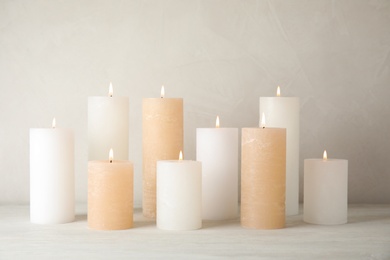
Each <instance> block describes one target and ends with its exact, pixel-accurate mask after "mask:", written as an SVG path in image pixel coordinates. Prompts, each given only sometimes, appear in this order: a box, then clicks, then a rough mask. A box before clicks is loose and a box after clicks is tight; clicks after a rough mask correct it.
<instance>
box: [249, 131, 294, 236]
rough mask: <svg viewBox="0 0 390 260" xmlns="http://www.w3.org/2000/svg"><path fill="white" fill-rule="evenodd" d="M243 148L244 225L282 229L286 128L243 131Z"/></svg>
mask: <svg viewBox="0 0 390 260" xmlns="http://www.w3.org/2000/svg"><path fill="white" fill-rule="evenodd" d="M241 149H242V150H241V225H242V226H243V227H246V228H255V229H277V228H283V227H284V226H285V192H286V185H285V184H286V129H284V128H243V129H242V147H241Z"/></svg>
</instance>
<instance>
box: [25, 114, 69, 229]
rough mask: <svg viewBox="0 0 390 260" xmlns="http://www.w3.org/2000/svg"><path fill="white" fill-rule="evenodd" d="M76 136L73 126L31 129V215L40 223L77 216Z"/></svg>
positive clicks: (59, 221)
mask: <svg viewBox="0 0 390 260" xmlns="http://www.w3.org/2000/svg"><path fill="white" fill-rule="evenodd" d="M74 216H75V213H74V136H73V132H72V131H71V130H70V129H63V128H56V127H55V119H53V125H52V128H47V129H44V128H35V129H30V219H31V222H32V223H36V224H61V223H67V222H71V221H73V220H74Z"/></svg>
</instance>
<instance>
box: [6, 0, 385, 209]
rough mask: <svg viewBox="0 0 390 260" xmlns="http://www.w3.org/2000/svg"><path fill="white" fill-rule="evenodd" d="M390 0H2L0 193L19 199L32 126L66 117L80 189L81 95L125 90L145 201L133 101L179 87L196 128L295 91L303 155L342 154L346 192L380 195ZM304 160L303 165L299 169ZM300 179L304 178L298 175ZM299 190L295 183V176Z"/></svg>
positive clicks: (191, 144) (24, 194)
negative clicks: (262, 98)
mask: <svg viewBox="0 0 390 260" xmlns="http://www.w3.org/2000/svg"><path fill="white" fill-rule="evenodd" d="M389 28H390V1H387V0H384V1H358V0H350V1H347V0H345V1H326V0H317V1H310V0H308V1H301V0H299V1H298V0H293V1H282V0H281V1H238V0H237V1H226V0H221V1H195V0H193V1H182V0H174V1H76V0H74V1H48V0H47V1H28V0H21V1H7V0H0V90H1V91H0V98H1V102H0V174H1V175H0V202H1V203H19V202H20V203H22V202H27V201H28V199H29V157H28V156H29V153H28V149H29V136H28V133H29V132H28V131H29V128H31V127H46V126H50V124H51V120H52V117H53V116H56V117H57V124H58V125H59V126H66V127H70V128H73V129H74V131H75V137H76V138H75V140H76V144H75V147H76V161H75V162H76V181H77V183H76V198H77V200H78V201H86V196H87V136H86V133H87V123H86V122H87V97H88V96H92V95H106V93H107V88H108V84H109V82H110V81H112V82H113V85H114V92H115V95H121V96H129V97H130V109H131V111H130V159H131V160H132V161H133V162H134V166H135V205H138V206H139V205H141V186H142V182H141V167H142V158H141V155H142V152H141V147H142V146H141V104H142V103H141V102H142V98H143V97H157V96H158V95H159V91H160V86H161V84H164V85H165V86H166V94H167V96H169V97H183V98H184V107H185V115H184V116H185V156H186V158H187V159H193V158H195V129H196V127H208V126H212V125H213V124H214V120H215V115H216V114H219V115H220V117H221V123H222V125H223V126H235V127H239V128H241V127H245V126H254V125H257V118H258V107H259V105H258V102H259V96H270V95H274V93H275V87H276V86H277V85H280V86H281V87H282V94H283V95H288V96H299V97H300V98H301V152H300V156H301V166H302V165H303V161H302V160H303V159H304V158H309V157H310V158H312V157H320V156H321V154H322V151H323V149H324V148H327V150H328V155H329V156H330V157H336V158H344V159H348V160H349V200H350V202H375V203H382V202H386V203H389V202H390V175H389V169H388V167H389V159H390V158H389V153H390V138H389V135H390V131H389V130H390V123H389V122H390V103H389V101H388V100H389V98H390V95H389V94H390V88H389V87H390V86H389V85H390V30H389ZM302 169H303V168H302V167H301V176H302V174H303V173H302ZM301 183H302V180H301ZM301 190H302V187H301Z"/></svg>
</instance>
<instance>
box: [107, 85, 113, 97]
mask: <svg viewBox="0 0 390 260" xmlns="http://www.w3.org/2000/svg"><path fill="white" fill-rule="evenodd" d="M112 94H114V89H113V88H112V83H111V82H110V86H109V87H108V96H110V97H112Z"/></svg>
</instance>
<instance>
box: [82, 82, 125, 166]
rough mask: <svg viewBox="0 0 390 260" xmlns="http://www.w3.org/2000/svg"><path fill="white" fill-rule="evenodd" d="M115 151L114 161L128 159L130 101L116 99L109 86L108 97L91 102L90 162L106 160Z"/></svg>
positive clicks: (93, 99) (89, 120)
mask: <svg viewBox="0 0 390 260" xmlns="http://www.w3.org/2000/svg"><path fill="white" fill-rule="evenodd" d="M110 148H113V149H114V151H115V157H116V158H117V159H119V160H128V157H129V98H128V97H114V96H113V91H112V85H111V83H110V90H109V95H108V96H107V97H89V98H88V158H89V160H104V159H106V157H107V151H108V150H109V149H110Z"/></svg>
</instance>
